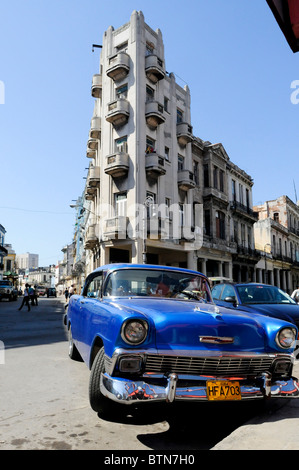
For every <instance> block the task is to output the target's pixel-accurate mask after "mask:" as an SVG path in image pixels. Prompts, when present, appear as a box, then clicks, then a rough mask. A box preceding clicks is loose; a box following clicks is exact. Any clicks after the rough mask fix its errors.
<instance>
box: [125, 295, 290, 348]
mask: <svg viewBox="0 0 299 470" xmlns="http://www.w3.org/2000/svg"><path fill="white" fill-rule="evenodd" d="M117 304H118V307H119V308H121V309H123V310H126V311H127V313H130V315H136V314H138V315H142V316H144V317H146V318H147V320H148V322H149V324H150V326H151V327H153V328H154V330H155V342H156V347H157V349H158V350H159V349H161V350H165V349H188V350H190V349H208V350H211V349H215V350H219V349H220V350H224V351H247V352H249V351H255V352H265V351H273V350H277V349H279V348H278V347H277V345H276V342H275V336H276V334H277V331H278V330H279V329H280V328H281V327H282V326H289V323H285V322H284V321H282V320H278V319H274V318H272V319H271V320H269V317H265V316H263V315H258V314H252V313H251V314H247V313H245V312H242V311H241V312H240V311H234V312H232V311H231V309H226V308H222V307H221V308H219V307H218V306H216V305H215V304H204V303H200V302H194V301H185V300H176V299H164V300H160V299H157V298H152V299H151V298H150V299H148V298H146V299H144V298H139V299H138V298H136V299H135V298H134V299H132V298H131V299H118V301H117ZM211 337H212V341H214V340H216V343H211ZM213 338H214V339H213ZM227 338H228V340H227ZM230 340H231V342H230ZM227 341H229V342H227ZM279 351H280V352H281V349H279Z"/></svg>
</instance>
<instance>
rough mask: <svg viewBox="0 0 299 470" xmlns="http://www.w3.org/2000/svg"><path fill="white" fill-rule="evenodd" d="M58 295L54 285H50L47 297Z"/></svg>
mask: <svg viewBox="0 0 299 470" xmlns="http://www.w3.org/2000/svg"><path fill="white" fill-rule="evenodd" d="M56 296H57V293H56V289H55V288H54V287H49V288H48V289H47V297H56Z"/></svg>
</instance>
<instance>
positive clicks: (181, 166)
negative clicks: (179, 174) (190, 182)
mask: <svg viewBox="0 0 299 470" xmlns="http://www.w3.org/2000/svg"><path fill="white" fill-rule="evenodd" d="M183 169H184V157H183V155H178V171H182V170H183Z"/></svg>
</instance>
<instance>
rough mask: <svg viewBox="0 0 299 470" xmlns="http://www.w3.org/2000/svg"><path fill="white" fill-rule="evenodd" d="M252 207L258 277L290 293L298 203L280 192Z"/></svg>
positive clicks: (297, 264)
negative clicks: (255, 217) (260, 256)
mask: <svg viewBox="0 0 299 470" xmlns="http://www.w3.org/2000/svg"><path fill="white" fill-rule="evenodd" d="M254 209H255V211H257V212H258V214H259V220H258V222H257V223H256V224H255V226H254V232H255V243H256V248H257V249H258V250H261V251H262V252H263V259H261V261H260V262H259V264H258V265H257V273H258V279H259V280H260V281H263V282H268V283H269V284H273V285H276V286H278V287H281V288H282V289H283V290H285V291H287V292H289V293H292V292H293V290H294V289H295V288H297V287H298V286H299V205H298V203H297V204H295V203H294V202H293V201H291V199H290V198H288V197H287V196H281V197H279V198H277V199H274V200H271V201H266V202H265V203H264V204H261V205H259V206H256V207H255V208H254Z"/></svg>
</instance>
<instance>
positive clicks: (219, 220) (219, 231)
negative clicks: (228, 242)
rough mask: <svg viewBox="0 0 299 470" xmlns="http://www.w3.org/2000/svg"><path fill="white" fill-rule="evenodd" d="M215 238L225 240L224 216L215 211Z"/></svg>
mask: <svg viewBox="0 0 299 470" xmlns="http://www.w3.org/2000/svg"><path fill="white" fill-rule="evenodd" d="M216 237H217V238H221V239H222V240H224V239H225V215H224V214H223V212H221V211H216Z"/></svg>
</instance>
